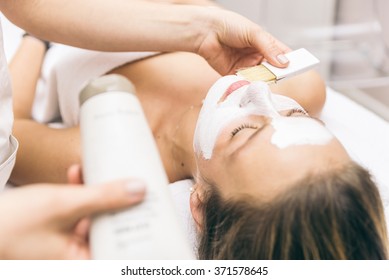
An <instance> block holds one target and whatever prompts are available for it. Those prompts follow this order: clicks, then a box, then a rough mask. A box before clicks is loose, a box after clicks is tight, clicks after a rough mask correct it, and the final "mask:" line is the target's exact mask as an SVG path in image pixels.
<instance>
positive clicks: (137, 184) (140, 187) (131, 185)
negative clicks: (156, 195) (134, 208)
mask: <svg viewBox="0 0 389 280" xmlns="http://www.w3.org/2000/svg"><path fill="white" fill-rule="evenodd" d="M126 188H127V191H128V192H129V194H130V195H138V194H143V193H144V192H145V190H146V185H145V183H144V182H141V181H134V180H131V181H128V182H127V183H126Z"/></svg>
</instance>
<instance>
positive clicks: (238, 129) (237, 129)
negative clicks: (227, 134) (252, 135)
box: [231, 123, 258, 137]
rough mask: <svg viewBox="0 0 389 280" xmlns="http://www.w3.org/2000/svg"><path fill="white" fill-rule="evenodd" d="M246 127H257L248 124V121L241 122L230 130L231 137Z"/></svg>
mask: <svg viewBox="0 0 389 280" xmlns="http://www.w3.org/2000/svg"><path fill="white" fill-rule="evenodd" d="M246 128H251V129H257V128H258V127H257V126H256V125H253V124H249V123H244V124H241V125H240V126H238V127H237V128H235V129H234V130H233V131H232V132H231V137H234V136H235V135H236V134H238V132H239V131H241V130H243V129H246Z"/></svg>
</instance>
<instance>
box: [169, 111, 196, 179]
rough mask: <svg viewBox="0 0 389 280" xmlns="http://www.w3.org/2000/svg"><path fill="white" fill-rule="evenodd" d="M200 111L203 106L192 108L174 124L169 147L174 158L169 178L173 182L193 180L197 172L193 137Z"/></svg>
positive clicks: (180, 115)
mask: <svg viewBox="0 0 389 280" xmlns="http://www.w3.org/2000/svg"><path fill="white" fill-rule="evenodd" d="M200 109H201V106H191V107H190V108H188V109H186V111H184V112H183V113H181V114H179V117H178V118H177V121H176V122H172V127H171V129H170V131H171V132H170V133H169V134H170V137H169V138H170V139H169V142H170V145H168V146H170V147H171V148H170V150H171V158H172V161H171V166H170V169H171V170H170V172H169V173H170V175H169V178H172V179H173V180H182V179H188V178H192V177H193V174H195V172H196V170H197V167H196V160H195V153H194V150H193V137H194V131H195V128H196V123H197V118H198V115H199V112H200ZM173 123H174V124H173Z"/></svg>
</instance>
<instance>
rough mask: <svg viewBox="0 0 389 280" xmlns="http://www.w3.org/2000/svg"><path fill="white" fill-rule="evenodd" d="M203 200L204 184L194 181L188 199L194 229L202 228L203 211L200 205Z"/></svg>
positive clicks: (199, 229)
mask: <svg viewBox="0 0 389 280" xmlns="http://www.w3.org/2000/svg"><path fill="white" fill-rule="evenodd" d="M203 202H204V186H203V185H202V184H199V183H196V184H194V185H193V187H192V191H191V194H190V199H189V206H190V211H191V212H192V217H193V220H194V221H195V225H196V230H197V231H198V232H201V231H202V229H203V221H204V217H203V211H202V205H203Z"/></svg>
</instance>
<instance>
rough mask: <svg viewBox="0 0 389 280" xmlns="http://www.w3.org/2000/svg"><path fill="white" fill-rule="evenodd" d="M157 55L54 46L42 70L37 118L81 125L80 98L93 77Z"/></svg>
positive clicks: (35, 116)
mask: <svg viewBox="0 0 389 280" xmlns="http://www.w3.org/2000/svg"><path fill="white" fill-rule="evenodd" d="M154 54H156V53H153V52H115V53H113V52H97V51H90V50H84V49H79V48H74V47H69V46H65V45H60V44H56V45H53V46H52V47H51V48H50V49H49V51H48V53H47V55H46V59H45V62H44V65H43V67H42V77H41V79H40V80H39V82H38V85H37V92H36V97H35V102H34V107H33V117H34V119H36V120H37V121H39V122H43V123H50V122H56V121H58V120H60V119H61V120H62V123H63V124H64V126H66V127H71V126H74V125H76V124H78V121H79V114H78V113H79V100H78V95H79V93H80V91H81V90H82V89H83V88H84V86H85V85H86V84H87V83H88V82H89V81H90V80H91V79H93V78H96V77H99V76H101V75H103V74H105V73H107V72H109V71H110V70H112V69H114V68H116V67H118V66H121V65H123V64H126V63H128V62H132V61H136V60H139V59H142V58H145V57H148V56H151V55H154Z"/></svg>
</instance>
